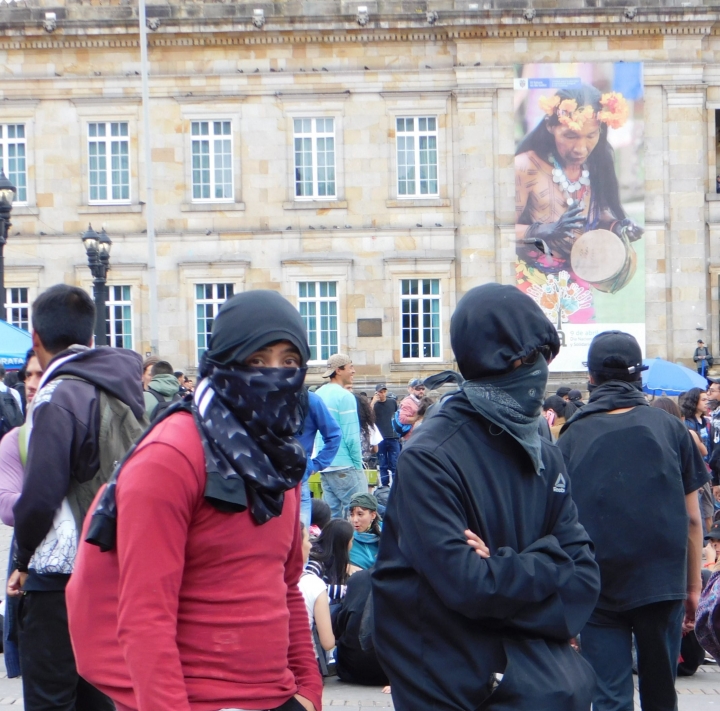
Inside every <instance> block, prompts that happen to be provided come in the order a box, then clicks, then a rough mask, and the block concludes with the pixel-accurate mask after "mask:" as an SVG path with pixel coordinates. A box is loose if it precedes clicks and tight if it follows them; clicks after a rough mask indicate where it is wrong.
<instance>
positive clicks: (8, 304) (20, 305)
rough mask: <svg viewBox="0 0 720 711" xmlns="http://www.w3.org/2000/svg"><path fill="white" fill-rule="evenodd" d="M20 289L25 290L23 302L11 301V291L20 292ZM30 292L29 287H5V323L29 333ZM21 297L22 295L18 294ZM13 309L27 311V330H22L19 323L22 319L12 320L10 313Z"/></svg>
mask: <svg viewBox="0 0 720 711" xmlns="http://www.w3.org/2000/svg"><path fill="white" fill-rule="evenodd" d="M21 289H24V290H25V292H26V293H25V301H16V302H13V301H12V292H13V291H18V292H19V291H20V290H21ZM30 292H31V287H29V286H6V287H5V315H6V318H7V322H8V323H10V324H12V325H13V326H17V328H22V329H23V330H24V331H28V332H29V331H30V325H31V323H32V318H31V313H30V304H31V301H30ZM20 296H22V294H20ZM13 309H27V328H24V327H23V326H22V325H21V323H22V319H14V318H12V311H13Z"/></svg>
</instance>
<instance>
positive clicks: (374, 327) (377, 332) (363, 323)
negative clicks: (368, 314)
mask: <svg viewBox="0 0 720 711" xmlns="http://www.w3.org/2000/svg"><path fill="white" fill-rule="evenodd" d="M357 334H358V337H359V338H379V337H380V336H382V319H381V318H359V319H358V320H357Z"/></svg>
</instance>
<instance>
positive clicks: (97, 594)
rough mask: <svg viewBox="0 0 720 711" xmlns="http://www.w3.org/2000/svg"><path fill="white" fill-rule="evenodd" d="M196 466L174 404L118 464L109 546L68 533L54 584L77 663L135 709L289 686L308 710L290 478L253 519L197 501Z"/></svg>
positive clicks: (312, 694)
mask: <svg viewBox="0 0 720 711" xmlns="http://www.w3.org/2000/svg"><path fill="white" fill-rule="evenodd" d="M205 479H206V474H205V459H204V456H203V450H202V445H201V443H200V438H199V436H198V434H197V431H196V429H195V425H194V423H193V420H192V417H191V416H190V415H188V414H186V413H180V414H177V415H175V416H173V417H171V418H169V419H168V420H167V421H166V422H165V423H163V424H161V425H160V426H159V427H158V428H157V429H156V430H155V432H153V433H152V434H151V435H150V436H149V437H148V439H147V440H146V441H145V442H144V443H143V444H142V445H141V446H140V447H139V448H138V451H137V452H136V454H135V455H134V456H133V457H132V459H131V460H130V461H129V462H128V463H127V464H126V466H125V468H124V469H123V472H122V474H121V476H120V478H119V480H118V487H117V505H118V528H117V550H116V551H113V552H110V553H101V552H100V550H99V549H98V548H96V547H95V546H91V545H89V544H87V543H82V544H81V546H80V551H79V553H78V558H77V562H76V567H75V572H74V573H73V576H72V578H71V580H70V584H69V586H68V588H67V601H68V614H69V620H70V632H71V636H72V641H73V647H74V649H75V654H76V658H77V665H78V671H79V673H80V674H81V675H82V676H83V677H84V678H85V679H87V680H88V681H89V682H91V683H92V684H94V685H96V686H97V687H98V688H100V689H101V690H102V691H104V692H105V693H107V694H108V695H110V696H111V697H112V698H114V699H116V700H117V701H119V702H120V703H122V704H124V705H125V706H128V707H130V708H132V709H138V710H139V711H217V710H218V709H223V708H246V709H267V708H275V707H276V706H280V705H281V704H282V703H284V702H285V701H287V699H289V698H290V697H291V696H293V695H294V694H296V693H298V694H300V695H302V696H304V697H305V698H307V699H309V700H310V701H311V702H312V703H313V704H314V705H315V708H316V709H317V711H320V709H321V708H322V680H321V678H320V675H319V673H318V668H317V663H316V661H315V656H314V653H313V649H312V643H311V639H310V634H309V630H308V622H307V611H306V609H305V603H304V601H303V597H302V594H301V593H300V591H299V589H298V587H297V582H298V580H299V578H300V575H301V573H302V551H301V537H300V528H299V523H298V522H299V514H298V507H299V500H300V495H299V488H298V489H295V490H293V491H289V492H287V493H286V494H285V503H284V506H283V512H282V514H281V515H280V516H278V517H277V518H273V519H272V520H271V521H269V522H268V523H266V524H264V525H262V526H258V525H257V524H256V523H255V522H254V520H253V519H252V517H251V516H250V514H249V513H248V512H247V511H246V512H242V513H233V514H225V513H220V512H219V511H217V509H215V508H213V507H212V506H210V505H209V504H208V503H207V502H206V501H205V499H204V497H203V492H204V489H205ZM88 522H89V517H88V520H87V521H86V528H87V524H88ZM84 538H85V532H83V536H82V540H84Z"/></svg>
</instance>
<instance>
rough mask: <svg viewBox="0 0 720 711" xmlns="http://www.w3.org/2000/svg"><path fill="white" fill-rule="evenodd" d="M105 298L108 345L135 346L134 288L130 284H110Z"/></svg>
mask: <svg viewBox="0 0 720 711" xmlns="http://www.w3.org/2000/svg"><path fill="white" fill-rule="evenodd" d="M107 290H108V293H107V298H106V300H105V321H106V323H107V334H108V345H109V346H113V347H114V348H130V349H131V350H132V347H133V337H132V289H131V288H130V287H129V286H114V285H113V286H108V288H107Z"/></svg>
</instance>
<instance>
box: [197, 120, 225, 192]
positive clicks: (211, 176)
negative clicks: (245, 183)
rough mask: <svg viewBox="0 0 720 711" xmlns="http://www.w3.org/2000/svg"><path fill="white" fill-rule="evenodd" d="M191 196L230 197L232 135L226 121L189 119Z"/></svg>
mask: <svg viewBox="0 0 720 711" xmlns="http://www.w3.org/2000/svg"><path fill="white" fill-rule="evenodd" d="M191 132H192V190H193V200H198V201H200V200H232V199H233V175H232V135H231V126H230V121H193V122H192V127H191Z"/></svg>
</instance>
